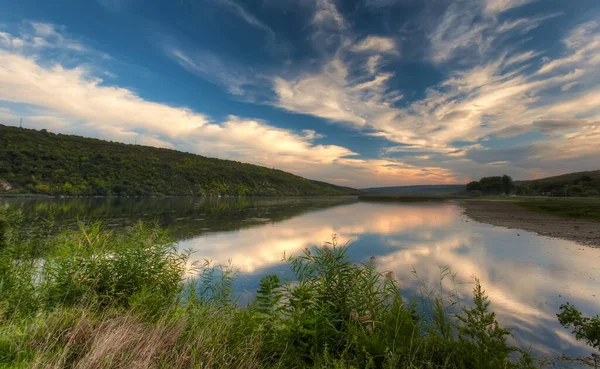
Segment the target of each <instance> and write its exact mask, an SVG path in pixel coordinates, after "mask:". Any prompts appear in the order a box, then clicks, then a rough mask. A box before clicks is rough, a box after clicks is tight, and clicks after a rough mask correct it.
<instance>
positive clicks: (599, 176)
mask: <svg viewBox="0 0 600 369" xmlns="http://www.w3.org/2000/svg"><path fill="white" fill-rule="evenodd" d="M584 176H589V177H590V178H591V179H592V180H600V170H590V171H585V172H574V173H567V174H561V175H558V176H553V177H547V178H540V179H528V180H524V181H514V184H516V185H525V184H530V183H564V184H568V183H572V182H573V181H575V180H579V179H580V178H581V177H584Z"/></svg>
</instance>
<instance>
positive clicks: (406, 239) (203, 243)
mask: <svg viewBox="0 0 600 369" xmlns="http://www.w3.org/2000/svg"><path fill="white" fill-rule="evenodd" d="M333 234H337V235H338V237H339V240H340V241H341V242H346V241H350V242H351V244H352V246H351V248H350V252H349V254H350V256H351V258H353V259H354V260H356V261H366V260H367V259H368V258H369V257H370V256H375V257H376V258H377V263H378V264H379V265H380V267H381V269H383V270H386V271H387V270H389V271H393V272H394V274H395V276H396V277H397V279H398V280H399V281H400V284H401V287H402V289H403V292H404V294H405V295H407V296H418V283H417V282H416V280H415V277H414V275H413V273H412V271H413V270H414V271H416V272H417V274H418V277H419V279H420V280H421V282H423V283H425V284H426V285H427V286H428V287H429V288H431V289H433V288H437V286H438V285H439V280H440V269H439V266H440V265H449V266H450V267H451V269H452V271H453V272H455V273H456V278H455V283H456V286H455V287H456V288H457V292H458V295H459V298H460V299H461V300H462V301H468V300H469V299H470V297H471V295H470V291H471V289H472V287H473V285H472V278H471V277H472V276H476V277H478V278H479V279H480V280H481V283H482V285H483V286H484V288H485V289H486V291H487V294H488V295H489V297H490V299H491V300H492V307H493V309H494V310H495V311H496V312H497V314H498V317H499V319H500V321H501V322H502V323H503V324H505V325H508V326H511V327H514V328H515V331H514V333H515V339H516V340H517V341H518V343H519V346H521V347H528V346H530V345H531V348H532V349H533V350H534V351H535V352H538V353H545V354H551V355H559V354H562V353H566V354H570V355H585V354H588V353H590V352H592V351H591V350H590V349H587V348H586V346H585V344H583V343H581V342H576V341H575V340H574V339H573V338H572V336H571V335H570V333H569V332H568V331H567V330H565V329H564V328H562V327H561V326H560V325H559V324H558V322H557V319H556V313H557V312H558V311H559V306H560V304H561V303H564V302H567V301H569V302H571V303H572V304H575V305H576V306H578V307H579V308H580V309H582V310H583V311H584V312H585V313H587V314H597V313H598V311H599V310H600V288H599V287H598V280H599V279H600V249H593V248H588V247H583V246H579V245H577V244H574V243H572V242H568V241H563V240H555V239H550V238H547V237H540V236H537V235H534V234H531V233H527V232H524V231H520V230H514V229H506V228H500V227H494V226H491V225H486V224H481V223H477V222H475V221H472V220H470V219H469V218H467V217H466V216H464V215H462V209H461V208H460V206H458V205H457V204H451V203H444V204H371V203H354V204H350V205H343V206H337V207H333V208H328V209H325V210H317V211H314V212H309V213H305V214H302V215H299V216H296V217H293V218H291V219H286V220H283V221H279V222H273V223H271V222H267V223H265V224H263V225H258V226H255V227H251V228H245V229H241V230H236V231H231V232H218V233H217V232H215V233H210V232H209V233H205V234H203V235H201V236H198V237H196V238H192V239H188V240H185V241H182V242H181V243H180V247H181V248H183V249H192V250H194V251H195V253H194V255H193V258H194V259H196V260H203V259H210V260H212V261H214V262H216V263H223V264H226V263H228V261H229V260H231V261H232V263H233V265H234V266H235V267H237V268H239V270H240V276H239V279H240V283H239V288H240V289H243V290H247V291H254V290H255V289H256V287H257V286H258V281H259V279H260V278H261V277H262V276H264V275H265V274H269V273H277V274H280V275H281V276H282V277H283V278H284V279H285V278H288V279H291V278H292V275H291V274H290V272H289V270H288V269H287V268H286V266H285V264H284V263H283V262H282V258H283V255H284V252H285V253H287V254H290V253H299V252H301V250H302V249H304V248H306V247H311V246H314V245H322V244H323V243H324V242H325V241H328V240H330V239H331V236H332V235H333ZM445 281H446V284H445V286H446V287H447V288H452V287H454V285H453V284H452V282H451V280H450V279H446V280H445Z"/></svg>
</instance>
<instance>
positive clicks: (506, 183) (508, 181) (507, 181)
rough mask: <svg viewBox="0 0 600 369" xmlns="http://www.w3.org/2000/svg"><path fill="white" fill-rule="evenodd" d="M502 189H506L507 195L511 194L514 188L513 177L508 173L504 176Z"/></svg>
mask: <svg viewBox="0 0 600 369" xmlns="http://www.w3.org/2000/svg"><path fill="white" fill-rule="evenodd" d="M502 189H503V190H504V194H505V195H510V193H511V192H512V189H513V181H512V178H511V177H510V176H507V175H506V174H505V175H503V176H502Z"/></svg>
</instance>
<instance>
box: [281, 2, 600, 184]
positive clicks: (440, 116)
mask: <svg viewBox="0 0 600 369" xmlns="http://www.w3.org/2000/svg"><path fill="white" fill-rule="evenodd" d="M465 13H466V14H465ZM553 16H554V15H551V16H545V17H538V18H535V19H536V21H535V22H539V21H540V19H542V18H545V19H548V18H549V17H553ZM445 17H446V18H445V22H446V24H444V22H442V25H441V26H440V27H441V28H440V27H438V28H437V29H436V32H437V33H438V35H439V36H440V37H441V38H440V39H439V40H438V41H439V42H440V45H441V44H442V43H443V42H444V40H446V39H448V40H454V41H456V42H455V43H454V44H453V45H459V46H460V45H464V46H465V47H470V43H473V44H474V45H475V44H477V43H478V40H479V37H481V35H482V34H483V33H481V32H480V33H479V34H477V33H472V31H473V30H472V29H471V30H466V36H465V35H464V34H463V35H462V36H461V35H460V32H459V34H457V35H454V34H453V33H452V32H451V31H452V29H453V28H455V27H457V26H459V25H460V24H466V23H468V22H464V21H463V20H461V19H462V17H467V20H468V21H470V20H471V17H473V19H474V18H475V15H470V14H469V13H468V11H466V12H463V13H462V14H459V12H458V11H456V12H450V13H447V14H446V15H445ZM535 22H534V23H535ZM493 24H495V23H493ZM493 24H492V25H489V26H485V27H489V32H491V33H494V34H497V31H495V30H494V27H495V26H494V25H493ZM524 24H525V23H524ZM519 27H521V26H519ZM598 28H599V27H598V26H597V24H596V22H591V23H587V24H584V25H582V26H579V27H577V28H575V29H574V30H573V31H572V32H571V33H569V35H567V36H566V37H565V40H564V44H565V46H566V47H567V50H568V53H567V55H565V56H564V57H562V58H557V59H555V60H552V61H550V62H549V63H547V64H546V65H544V66H542V68H541V69H540V71H539V72H536V71H535V63H537V62H538V60H539V56H540V55H542V54H541V52H540V51H537V50H519V51H518V52H515V51H513V50H510V49H508V50H507V49H505V50H499V51H500V52H499V53H497V54H498V56H496V57H494V58H491V57H489V56H487V55H485V53H484V54H482V55H481V57H482V59H481V61H480V62H478V63H474V64H473V66H471V67H463V68H459V69H458V70H456V71H455V72H454V73H452V74H451V75H450V76H449V77H448V78H447V79H446V80H444V81H442V82H441V83H439V84H438V85H436V86H433V87H431V88H429V89H428V90H427V91H426V95H425V97H424V98H422V99H420V100H415V101H413V102H412V103H411V104H410V105H408V106H405V107H402V108H400V107H397V106H396V104H395V103H396V102H397V101H398V100H397V99H398V98H400V97H401V95H399V94H400V92H399V91H398V90H397V89H396V90H393V89H391V81H392V79H393V78H394V76H393V75H392V74H390V73H387V72H382V71H380V70H381V67H380V61H381V57H382V56H381V54H376V55H374V56H371V57H369V58H368V59H367V60H366V61H360V59H356V58H354V59H351V60H349V59H348V58H347V46H345V45H342V46H341V47H340V48H339V49H338V52H337V54H336V55H335V57H333V58H331V59H330V60H329V61H328V62H327V63H326V64H325V66H324V67H323V69H322V70H320V71H316V72H312V73H304V74H300V75H299V76H296V77H292V78H282V77H277V78H275V79H274V90H275V92H276V93H277V97H278V99H277V101H276V102H275V104H276V105H277V106H279V107H281V108H284V109H286V110H289V111H293V112H298V113H304V114H310V115H313V116H317V117H321V118H324V119H327V120H330V121H333V122H342V123H345V124H349V125H350V126H351V127H354V128H355V129H358V130H361V131H363V132H365V134H370V135H374V136H379V137H385V138H386V139H388V140H390V141H392V142H397V143H399V144H401V145H400V146H398V147H396V148H388V149H387V150H384V152H383V155H385V156H389V155H392V154H393V153H394V152H404V153H413V154H415V153H417V154H419V155H417V157H416V158H415V157H413V158H412V159H411V160H415V163H417V161H419V165H424V164H426V163H425V162H427V163H428V165H430V166H431V167H440V166H441V167H445V168H448V169H451V170H453V171H454V173H463V174H468V173H475V172H476V171H477V170H481V169H482V168H481V167H479V166H478V165H477V164H476V163H473V162H472V161H471V160H472V158H471V156H468V155H467V153H468V152H469V151H470V150H472V151H477V150H481V146H479V147H477V146H476V145H472V146H471V147H466V148H465V147H455V144H454V142H456V141H467V142H472V143H474V144H476V143H478V142H480V143H484V141H485V140H487V139H489V138H490V137H492V136H496V137H500V138H502V137H511V136H516V135H520V134H523V133H526V132H530V131H534V130H537V128H539V127H540V126H539V125H540V124H541V123H534V122H549V121H551V120H552V119H555V120H560V121H562V122H567V121H574V120H586V121H589V122H596V121H598V120H600V119H598V116H600V86H599V85H598V84H597V82H594V81H598V78H600V73H599V72H598V68H597V63H598V62H600V57H598V55H600V49H599V47H600V38H599V37H600V32H598ZM486 29H487V28H486ZM478 32H479V31H478ZM486 32H487V31H486ZM442 35H443V36H442ZM453 35H454V36H456V37H454V36H453ZM463 36H464V37H463ZM461 37H463V38H461ZM461 40H464V42H462V41H461ZM484 44H485V43H484ZM354 47H357V46H354ZM445 47H446V46H443V47H441V49H440V50H441V51H442V52H441V53H440V54H438V57H439V58H440V59H444V60H445V59H446V58H449V57H451V56H452V55H454V52H455V51H456V50H455V49H453V48H452V47H450V49H447V50H448V52H447V53H444V52H443V50H446V49H445ZM478 47H483V48H485V47H486V46H485V45H484V46H478ZM502 51H503V52H502ZM573 55H575V56H576V57H573ZM357 62H360V63H363V64H364V68H363V69H360V70H361V73H362V74H360V75H359V76H357V72H356V71H357V69H356V65H357ZM567 65H568V66H569V67H570V68H567V67H566V66H567ZM563 66H565V67H563ZM351 67H352V68H353V69H351ZM532 70H533V71H532ZM575 85H577V86H578V87H577V89H576V91H575V90H572V91H574V92H572V91H571V87H572V86H575ZM556 89H562V91H563V93H562V94H556V93H555V91H556ZM546 126H547V125H546ZM570 128H571V129H569V130H567V131H568V132H569V133H566V131H561V130H557V129H553V130H552V132H553V134H552V136H551V137H548V138H546V141H545V142H544V143H543V144H539V145H537V146H536V150H539V151H543V152H545V153H547V154H549V156H543V155H540V156H539V157H537V159H536V160H538V167H539V168H542V167H543V168H550V167H551V164H550V162H551V161H550V159H548V158H549V157H551V156H552V155H550V153H551V152H552V150H557V154H560V155H559V156H560V157H561V158H564V160H563V161H558V162H555V166H554V173H557V171H569V170H571V169H572V163H571V162H570V160H573V158H575V157H576V155H577V152H579V153H580V157H581V158H582V162H581V165H582V166H585V165H588V164H586V163H590V161H589V160H588V159H585V158H586V157H588V156H589V155H592V154H593V153H595V154H596V155H600V146H598V145H591V146H590V145H587V146H588V148H586V149H585V150H584V149H581V148H577V146H576V145H574V144H573V143H574V142H578V145H583V143H584V142H585V140H587V141H588V142H595V140H596V135H597V128H590V127H589V126H570ZM548 129H549V128H543V131H544V133H548V132H549V131H548ZM573 131H575V132H573ZM577 134H579V135H577ZM592 137H593V138H592ZM566 142H571V143H570V144H567V143H566ZM432 153H437V154H436V155H431V154H432ZM440 154H443V155H445V157H441V156H440ZM425 157H428V158H427V159H424V158H425ZM554 157H557V155H554ZM449 158H453V159H452V160H451V161H448V159H449ZM541 161H545V163H541ZM493 162H503V165H507V168H508V169H510V170H514V171H515V172H518V173H522V171H521V169H520V168H526V169H527V170H534V169H535V165H534V164H535V163H534V162H533V161H531V160H529V158H522V157H518V156H517V157H512V158H511V159H510V160H493ZM355 165H356V163H355ZM596 165H597V164H596ZM570 166H571V167H570ZM586 168H588V169H591V168H589V167H586ZM525 175H526V174H525Z"/></svg>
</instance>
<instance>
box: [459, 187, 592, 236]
mask: <svg viewBox="0 0 600 369" xmlns="http://www.w3.org/2000/svg"><path fill="white" fill-rule="evenodd" d="M459 203H460V204H461V206H463V207H464V209H465V211H464V214H466V215H467V216H469V217H471V218H472V219H474V220H476V221H478V222H482V223H488V224H493V225H495V226H500V227H507V228H515V229H522V230H524V231H528V232H534V233H537V234H539V235H542V236H548V237H553V238H561V239H565V240H570V241H575V242H577V243H580V244H582V245H586V246H592V247H600V222H598V221H594V220H592V219H595V211H597V209H600V201H598V200H592V201H591V202H590V201H586V200H585V199H574V200H568V199H567V200H565V199H540V200H531V199H530V200H522V199H517V200H461V201H459Z"/></svg>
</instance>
